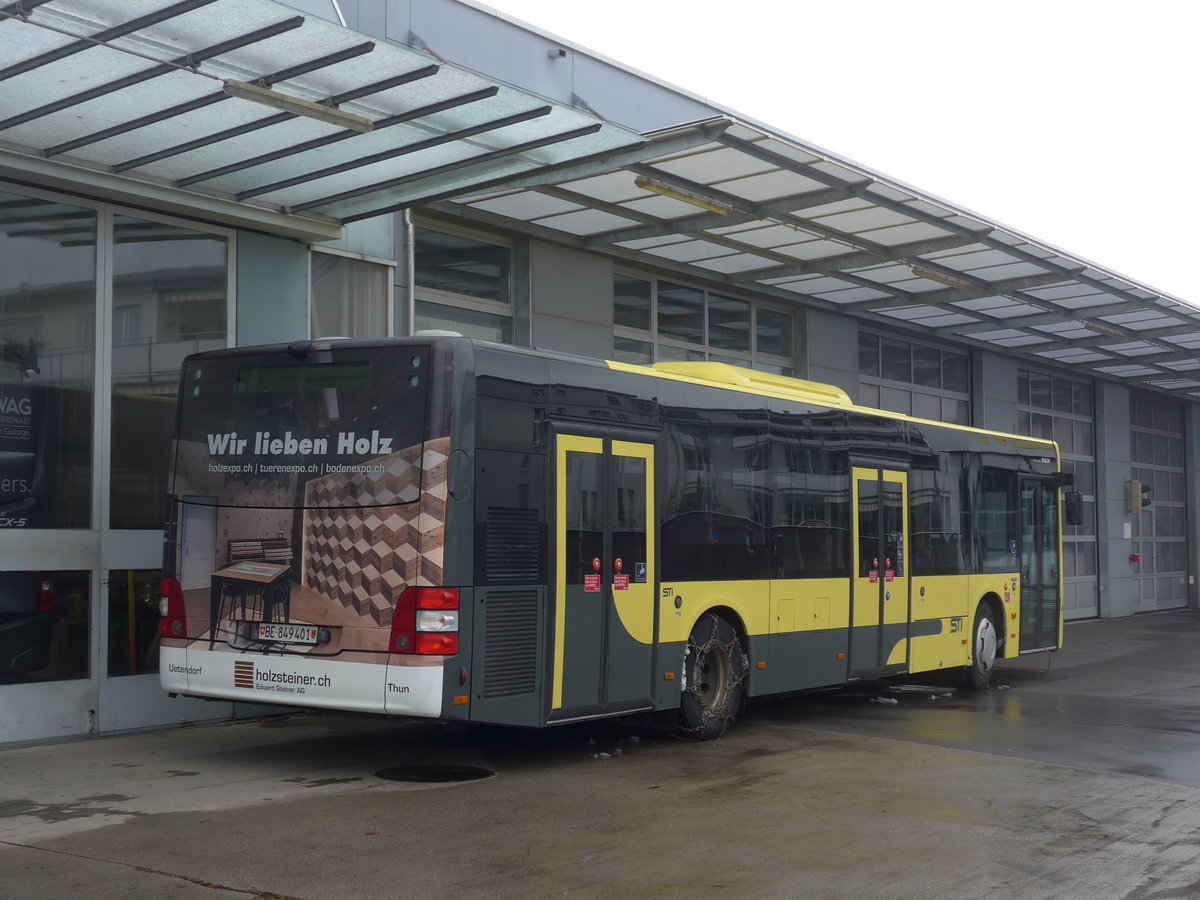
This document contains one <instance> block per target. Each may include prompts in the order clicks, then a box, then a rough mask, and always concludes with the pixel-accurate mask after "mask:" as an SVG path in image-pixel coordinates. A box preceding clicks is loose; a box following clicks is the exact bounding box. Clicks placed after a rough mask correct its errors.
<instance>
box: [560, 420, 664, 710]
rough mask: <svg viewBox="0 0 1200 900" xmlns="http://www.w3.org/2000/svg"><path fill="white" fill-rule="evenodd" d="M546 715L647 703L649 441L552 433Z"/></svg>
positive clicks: (652, 593) (651, 551) (651, 579)
mask: <svg viewBox="0 0 1200 900" xmlns="http://www.w3.org/2000/svg"><path fill="white" fill-rule="evenodd" d="M555 447H556V451H555V458H556V466H555V470H556V473H555V499H556V502H555V509H556V515H555V525H554V529H555V532H554V533H555V537H554V554H555V576H554V578H555V581H554V591H553V593H554V615H553V621H554V625H553V643H554V652H553V672H552V690H551V703H550V716H549V719H550V721H562V720H565V719H572V718H585V717H588V716H596V715H604V714H609V713H617V712H627V711H632V710H637V709H647V708H649V707H650V706H652V699H651V697H652V675H651V666H652V663H653V655H652V654H653V647H654V618H655V617H654V604H655V598H656V590H655V570H654V569H655V567H654V556H655V546H654V538H655V529H654V521H655V518H654V445H653V444H651V443H648V442H642V441H625V440H616V439H613V438H610V437H590V436H583V435H573V434H559V435H557V437H556V441H555Z"/></svg>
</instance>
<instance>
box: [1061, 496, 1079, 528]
mask: <svg viewBox="0 0 1200 900" xmlns="http://www.w3.org/2000/svg"><path fill="white" fill-rule="evenodd" d="M1063 521H1064V522H1066V523H1067V524H1068V525H1082V524H1083V494H1081V493H1079V491H1068V492H1067V493H1065V494H1063Z"/></svg>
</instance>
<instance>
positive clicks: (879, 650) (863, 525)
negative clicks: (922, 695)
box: [849, 467, 911, 678]
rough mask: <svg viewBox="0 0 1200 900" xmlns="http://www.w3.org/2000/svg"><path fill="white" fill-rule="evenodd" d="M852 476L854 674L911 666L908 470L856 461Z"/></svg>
mask: <svg viewBox="0 0 1200 900" xmlns="http://www.w3.org/2000/svg"><path fill="white" fill-rule="evenodd" d="M852 480H853V483H854V533H855V535H856V540H855V541H854V578H853V588H852V591H851V600H850V605H851V610H850V626H851V628H850V660H849V677H851V678H867V677H871V676H874V675H885V674H892V673H896V672H902V671H905V670H907V668H908V638H909V633H908V631H909V629H908V623H909V593H910V591H909V586H910V579H911V576H910V575H909V566H908V559H907V552H908V474H907V473H906V472H896V471H892V470H889V469H882V468H878V469H877V468H869V469H868V468H859V467H855V468H854V469H853V471H852Z"/></svg>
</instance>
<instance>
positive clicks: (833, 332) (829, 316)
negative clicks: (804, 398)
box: [796, 308, 858, 401]
mask: <svg viewBox="0 0 1200 900" xmlns="http://www.w3.org/2000/svg"><path fill="white" fill-rule="evenodd" d="M796 314H797V315H801V312H800V310H799V308H797V311H796ZM803 315H804V316H805V321H804V326H803V334H802V335H801V340H802V348H801V352H800V353H798V354H796V355H797V357H798V361H799V360H804V361H806V362H807V365H805V366H804V367H803V368H801V369H797V371H796V375H797V376H798V377H800V378H807V379H808V380H810V381H819V382H821V383H823V384H832V385H835V386H837V387H840V388H841V389H842V390H843V391H845V392H846V393H847V394H849V395H850V399H851V400H854V401H857V400H858V321H857V320H855V319H851V318H850V317H849V316H838V315H834V314H833V313H828V312H825V311H824V310H821V309H810V310H808V311H807V312H806V313H803Z"/></svg>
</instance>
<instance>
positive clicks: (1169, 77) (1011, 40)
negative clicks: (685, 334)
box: [483, 0, 1200, 305]
mask: <svg viewBox="0 0 1200 900" xmlns="http://www.w3.org/2000/svg"><path fill="white" fill-rule="evenodd" d="M483 2H484V3H486V4H487V5H489V6H492V7H493V8H496V9H499V10H501V11H502V12H504V13H506V14H508V15H510V16H513V17H516V18H518V19H521V20H523V21H525V22H528V23H529V24H531V25H534V26H536V27H538V28H539V29H541V30H544V31H548V32H550V33H551V34H555V35H558V36H559V37H562V38H564V39H566V40H569V41H571V42H573V43H575V44H579V45H581V46H583V47H586V48H588V49H591V50H594V51H596V52H598V53H600V54H602V55H604V56H608V57H610V58H612V59H614V60H616V61H618V62H621V63H623V64H625V65H627V66H629V67H631V68H634V69H638V70H640V71H642V72H645V73H647V74H649V75H652V76H654V77H656V78H659V79H661V80H663V81H667V82H669V83H671V84H674V85H676V86H678V87H681V88H684V89H685V90H687V91H689V92H691V93H693V94H698V95H700V96H702V97H705V98H708V99H709V100H711V101H713V102H715V103H718V104H720V105H721V106H724V107H726V108H728V109H731V110H733V111H735V112H739V113H743V114H745V115H746V116H749V117H751V118H754V119H758V120H760V121H762V122H764V123H765V124H767V125H769V126H771V127H773V128H775V129H777V130H779V131H783V132H786V133H788V134H791V135H793V136H795V137H797V138H799V139H801V140H803V141H806V142H808V143H812V144H816V145H818V146H821V147H824V148H826V149H828V150H830V151H832V152H833V153H834V154H836V155H837V156H841V157H844V158H848V159H851V160H854V161H856V162H859V163H861V164H863V165H865V166H867V167H869V168H872V169H875V170H876V171H878V172H881V173H883V174H884V175H887V176H890V177H892V178H894V179H897V180H899V181H902V182H905V183H907V184H910V185H912V186H913V187H915V188H917V189H919V190H921V191H923V192H925V193H929V194H934V195H936V196H940V197H942V198H944V199H945V200H948V201H950V202H951V203H953V204H954V205H956V206H959V207H965V208H967V209H970V210H974V211H975V212H977V213H979V214H981V215H983V216H985V217H987V218H989V219H992V220H993V221H997V222H999V223H1001V224H1004V225H1008V226H1011V227H1012V228H1015V229H1017V230H1018V231H1022V232H1024V233H1026V234H1028V235H1030V236H1032V237H1034V238H1037V239H1039V240H1040V241H1043V242H1047V243H1050V244H1053V245H1055V246H1057V247H1059V248H1061V249H1063V250H1065V251H1067V252H1068V253H1070V254H1071V255H1073V256H1078V257H1082V258H1084V259H1086V260H1090V261H1092V262H1095V263H1097V264H1099V265H1101V266H1103V267H1104V268H1106V269H1109V270H1111V271H1114V272H1117V273H1119V274H1123V275H1126V276H1128V277H1130V278H1133V279H1136V280H1137V281H1139V282H1141V283H1143V284H1146V285H1148V286H1150V287H1153V288H1156V289H1158V290H1161V291H1165V292H1167V293H1170V294H1174V295H1175V296H1177V297H1179V298H1180V299H1183V300H1186V301H1188V302H1190V303H1193V304H1196V305H1200V259H1198V258H1197V257H1196V254H1195V253H1194V250H1193V244H1194V242H1195V240H1196V237H1197V234H1196V232H1197V224H1200V178H1198V173H1200V158H1197V148H1198V147H1200V141H1198V135H1200V128H1198V127H1197V120H1198V118H1200V90H1198V88H1200V74H1198V73H1200V62H1198V59H1200V52H1198V51H1197V49H1196V47H1195V42H1196V38H1197V35H1198V34H1200V3H1195V2H1194V0H1141V2H1134V3H1131V2H1129V0H1121V2H1113V0H1091V2H1083V0H1004V2H1002V3H999V2H983V0H853V2H838V0H825V2H821V3H817V2H809V0H737V2H729V0H599V2H596V0H590V2H583V0H483ZM600 112H603V110H600Z"/></svg>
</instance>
